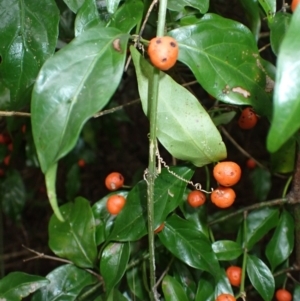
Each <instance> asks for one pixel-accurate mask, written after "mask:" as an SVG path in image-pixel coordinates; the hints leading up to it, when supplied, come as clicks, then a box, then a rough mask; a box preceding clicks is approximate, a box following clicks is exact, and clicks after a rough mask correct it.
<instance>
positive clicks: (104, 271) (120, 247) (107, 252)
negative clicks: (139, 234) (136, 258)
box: [100, 242, 130, 294]
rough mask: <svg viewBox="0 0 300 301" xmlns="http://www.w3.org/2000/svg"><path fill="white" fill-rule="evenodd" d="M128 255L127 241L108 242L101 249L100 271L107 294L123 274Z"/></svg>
mask: <svg viewBox="0 0 300 301" xmlns="http://www.w3.org/2000/svg"><path fill="white" fill-rule="evenodd" d="M129 256H130V245H129V243H118V242H114V243H110V244H108V245H107V246H106V247H105V249H104V250H103V252H102V256H101V260H100V272H101V275H102V277H103V279H104V282H105V288H106V292H107V294H109V293H110V291H111V290H112V289H113V288H114V287H115V286H116V284H118V282H119V281H120V280H121V278H122V277H123V275H124V274H125V272H126V268H127V264H128V260H129Z"/></svg>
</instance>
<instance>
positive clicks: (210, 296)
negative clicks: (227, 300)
mask: <svg viewBox="0 0 300 301" xmlns="http://www.w3.org/2000/svg"><path fill="white" fill-rule="evenodd" d="M214 292H215V286H214V279H213V278H212V276H211V275H208V274H205V273H203V274H202V275H201V278H200V281H199V283H198V288H197V293H196V297H195V301H215V297H214Z"/></svg>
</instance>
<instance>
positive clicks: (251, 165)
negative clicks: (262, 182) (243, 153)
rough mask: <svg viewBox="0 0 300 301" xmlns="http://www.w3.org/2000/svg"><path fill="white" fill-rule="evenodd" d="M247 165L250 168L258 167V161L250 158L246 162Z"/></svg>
mask: <svg viewBox="0 0 300 301" xmlns="http://www.w3.org/2000/svg"><path fill="white" fill-rule="evenodd" d="M246 165H247V167H248V168H249V169H253V168H255V167H256V162H255V161H254V160H253V159H251V158H249V159H248V160H247V162H246Z"/></svg>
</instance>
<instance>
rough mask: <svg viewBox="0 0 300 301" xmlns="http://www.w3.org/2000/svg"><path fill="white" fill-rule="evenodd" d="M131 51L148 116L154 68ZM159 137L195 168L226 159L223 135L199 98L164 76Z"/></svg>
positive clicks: (161, 81)
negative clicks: (150, 86) (150, 85)
mask: <svg viewBox="0 0 300 301" xmlns="http://www.w3.org/2000/svg"><path fill="white" fill-rule="evenodd" d="M130 49H131V55H132V59H133V62H134V65H135V68H136V73H137V79H138V88H139V94H140V97H141V101H142V106H143V110H144V113H145V114H146V115H148V84H149V80H151V75H152V72H153V67H152V66H151V65H150V64H149V63H148V62H147V61H146V60H145V59H144V58H143V57H142V56H141V55H140V54H139V52H138V51H137V50H136V49H135V48H133V47H131V48H130ZM157 137H158V139H159V141H160V142H161V143H162V145H163V146H164V147H165V148H166V149H167V150H168V151H169V153H171V154H172V156H174V157H175V158H177V159H181V160H187V161H190V162H192V163H193V164H194V165H196V166H203V165H206V164H208V163H211V162H216V161H219V160H221V159H224V158H225V157H226V149H225V145H224V143H223V141H222V138H221V136H220V133H219V131H218V130H217V128H216V127H215V125H214V124H213V122H212V120H211V118H210V117H209V115H208V114H207V112H206V111H205V109H204V108H203V107H202V106H201V104H200V103H199V101H198V100H197V98H195V97H194V96H193V95H192V94H191V93H190V92H188V90H186V89H185V88H184V87H182V86H180V85H179V84H177V83H176V82H175V81H174V80H173V79H172V78H171V77H170V76H168V75H167V74H165V73H163V72H161V74H160V81H159V88H158V108H157ZM187 149H188V150H189V151H188V152H187Z"/></svg>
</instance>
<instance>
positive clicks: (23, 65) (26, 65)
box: [0, 0, 59, 110]
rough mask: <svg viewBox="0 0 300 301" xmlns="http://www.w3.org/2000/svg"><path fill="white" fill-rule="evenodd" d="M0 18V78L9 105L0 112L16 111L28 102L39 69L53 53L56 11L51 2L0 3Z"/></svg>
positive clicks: (12, 0)
mask: <svg viewBox="0 0 300 301" xmlns="http://www.w3.org/2000/svg"><path fill="white" fill-rule="evenodd" d="M0 19H1V27H0V36H1V39H0V57H2V62H1V64H0V78H1V79H3V82H4V84H5V86H6V87H7V88H8V89H10V102H9V103H5V107H4V108H3V107H2V109H10V110H18V109H21V108H23V107H24V105H26V104H27V102H28V101H29V97H30V93H31V89H32V85H33V83H34V81H35V79H36V76H37V74H38V72H39V70H40V68H41V66H42V65H43V63H44V62H45V60H46V59H47V58H48V57H49V56H50V55H52V54H53V52H54V50H55V46H56V41H57V37H58V22H59V10H58V8H57V6H56V4H55V1H54V0H43V1H34V0H27V1H21V2H20V1H18V0H2V1H1V4H0Z"/></svg>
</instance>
